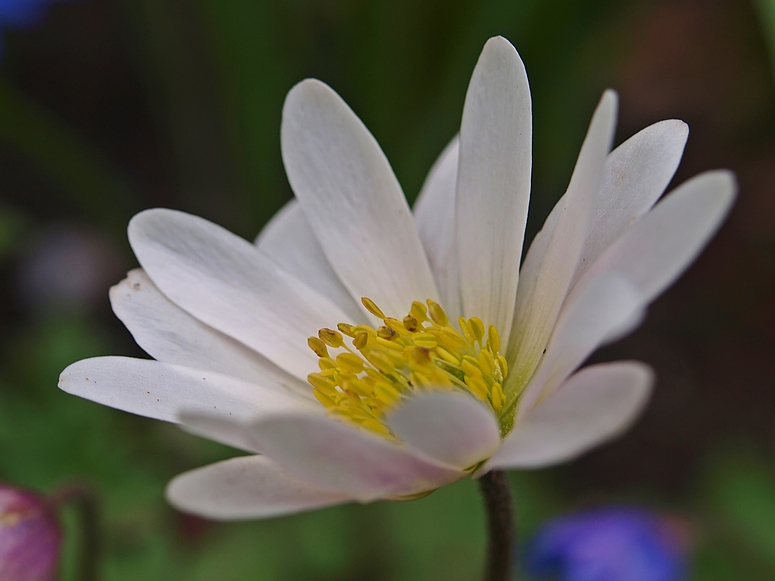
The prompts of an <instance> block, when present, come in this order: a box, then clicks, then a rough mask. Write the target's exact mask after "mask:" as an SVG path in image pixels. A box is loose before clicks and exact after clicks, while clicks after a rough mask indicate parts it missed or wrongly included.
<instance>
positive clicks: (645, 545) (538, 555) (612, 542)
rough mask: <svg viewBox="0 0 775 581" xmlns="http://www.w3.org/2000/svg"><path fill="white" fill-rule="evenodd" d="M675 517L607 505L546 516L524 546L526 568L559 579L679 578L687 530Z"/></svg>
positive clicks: (633, 580)
mask: <svg viewBox="0 0 775 581" xmlns="http://www.w3.org/2000/svg"><path fill="white" fill-rule="evenodd" d="M686 529H687V527H686V526H683V527H682V526H681V523H680V522H679V521H678V520H677V519H676V518H674V517H668V516H663V515H659V514H656V513H653V512H649V511H646V510H642V509H638V508H627V507H609V508H600V509H595V510H589V511H585V512H581V513H577V514H574V515H570V516H564V517H560V518H557V519H554V520H552V521H549V522H548V523H547V524H545V525H544V526H543V527H541V529H540V530H539V531H538V533H537V534H536V536H535V537H534V538H533V539H532V541H531V542H530V543H529V544H528V546H527V549H526V551H525V557H524V566H525V569H526V570H527V572H528V573H530V574H532V575H536V576H539V577H542V578H551V579H557V580H559V581H681V580H683V579H686V578H687V558H686V552H687V548H688V544H689V543H688V541H687V539H688V531H687V530H686Z"/></svg>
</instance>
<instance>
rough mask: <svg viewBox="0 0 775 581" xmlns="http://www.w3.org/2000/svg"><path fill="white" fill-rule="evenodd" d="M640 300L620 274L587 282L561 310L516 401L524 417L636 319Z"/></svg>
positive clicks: (640, 305)
mask: <svg viewBox="0 0 775 581" xmlns="http://www.w3.org/2000/svg"><path fill="white" fill-rule="evenodd" d="M643 304H644V303H643V299H642V297H641V295H640V293H638V292H637V291H636V290H635V288H634V287H633V286H632V285H631V284H630V283H629V281H627V280H626V279H624V278H622V277H618V276H616V274H615V273H613V274H606V275H604V276H600V277H598V278H597V279H596V280H594V281H593V282H592V283H591V284H589V285H588V286H587V287H586V288H585V289H584V291H583V292H581V293H579V294H578V295H577V296H576V297H574V300H573V301H572V302H571V303H570V304H568V305H567V307H566V308H564V309H563V312H562V315H561V316H560V318H559V320H558V321H557V326H556V328H555V330H554V332H553V334H552V337H551V340H550V341H549V344H548V345H547V347H546V353H545V354H544V356H543V357H542V359H541V362H540V363H539V365H538V367H537V368H536V371H535V374H534V375H533V377H532V378H531V379H530V382H529V383H528V384H527V386H526V387H525V391H524V393H523V395H522V397H521V398H520V401H519V413H518V417H520V418H521V417H524V416H525V414H527V413H530V410H531V409H532V408H533V406H534V405H535V404H536V402H538V401H539V400H540V399H541V398H544V397H546V396H548V395H550V394H551V393H552V392H553V391H554V390H555V389H556V388H557V386H558V385H560V384H561V383H562V382H563V381H565V378H566V377H568V376H569V375H570V374H571V373H572V372H573V371H574V370H575V369H576V368H577V367H578V366H579V365H581V364H582V363H583V362H584V360H585V359H586V358H587V357H589V356H590V355H591V354H592V352H593V351H594V350H595V349H597V348H598V347H599V346H600V345H601V344H602V343H603V341H604V340H605V339H606V337H608V336H609V335H610V333H611V332H612V330H616V329H619V328H621V327H622V326H623V325H624V324H625V323H627V322H629V321H631V320H632V319H633V318H635V317H636V316H637V315H638V313H639V312H640V310H641V308H642V307H643Z"/></svg>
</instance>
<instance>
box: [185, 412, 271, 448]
mask: <svg viewBox="0 0 775 581" xmlns="http://www.w3.org/2000/svg"><path fill="white" fill-rule="evenodd" d="M249 419H252V418H248V420H249ZM176 421H177V422H179V424H180V428H181V429H182V430H183V431H184V432H188V433H189V434H194V435H195V436H200V437H202V438H206V439H208V440H213V441H215V442H221V443H222V444H227V445H229V446H232V447H233V448H237V449H239V450H244V451H246V452H250V453H252V454H259V453H261V450H258V449H257V448H256V446H255V442H253V439H252V437H251V435H250V422H249V421H246V419H245V417H242V416H241V417H239V418H235V417H234V416H222V415H214V414H212V413H209V411H208V412H204V413H203V412H201V411H196V410H189V409H188V408H186V407H182V408H180V409H179V410H178V413H177V414H176Z"/></svg>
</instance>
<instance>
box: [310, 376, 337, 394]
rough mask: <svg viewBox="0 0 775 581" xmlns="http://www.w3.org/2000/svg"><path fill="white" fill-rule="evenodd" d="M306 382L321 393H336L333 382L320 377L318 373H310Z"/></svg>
mask: <svg viewBox="0 0 775 581" xmlns="http://www.w3.org/2000/svg"><path fill="white" fill-rule="evenodd" d="M307 381H309V382H310V384H311V385H312V387H314V388H315V389H319V390H320V391H322V392H323V393H327V394H330V393H333V392H334V391H336V385H335V384H334V382H333V381H331V380H330V379H328V378H327V377H324V376H322V375H321V374H320V373H310V374H309V375H308V376H307Z"/></svg>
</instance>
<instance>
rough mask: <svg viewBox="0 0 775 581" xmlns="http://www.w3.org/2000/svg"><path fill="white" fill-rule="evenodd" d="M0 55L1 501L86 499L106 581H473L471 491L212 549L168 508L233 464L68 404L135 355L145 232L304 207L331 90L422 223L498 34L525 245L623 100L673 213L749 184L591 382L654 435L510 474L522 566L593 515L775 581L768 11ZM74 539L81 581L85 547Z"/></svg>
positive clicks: (107, 22)
mask: <svg viewBox="0 0 775 581" xmlns="http://www.w3.org/2000/svg"><path fill="white" fill-rule="evenodd" d="M0 29H1V34H2V38H1V39H2V49H1V52H0V58H1V59H2V60H1V61H0V175H2V180H1V181H0V326H1V328H2V333H1V334H0V480H2V481H4V482H7V483H12V484H14V485H17V486H23V487H28V488H33V489H37V490H40V491H43V492H47V491H48V492H50V491H53V490H56V489H57V488H58V487H61V486H63V485H65V484H67V483H70V482H74V481H78V482H87V483H90V484H91V485H92V486H93V487H94V488H95V489H96V490H97V492H98V495H99V499H100V504H101V518H102V526H103V562H102V569H103V577H104V579H106V580H110V581H120V580H132V581H135V580H137V579H143V580H144V581H155V580H166V579H186V580H194V581H196V580H202V581H205V580H213V579H218V580H221V579H223V580H237V581H239V580H243V579H244V580H248V579H250V580H267V581H269V580H272V581H275V580H277V581H280V580H289V581H290V580H294V581H295V580H332V581H333V580H337V581H356V580H369V581H389V580H399V579H400V580H409V581H411V580H437V579H438V580H442V579H444V580H447V579H471V580H474V579H478V578H479V575H480V570H481V567H482V560H483V550H484V543H485V538H484V523H483V518H484V515H483V512H482V509H481V506H480V498H479V496H478V493H477V489H476V485H475V483H472V482H470V481H463V482H460V483H458V484H456V485H454V486H450V487H447V488H444V489H441V490H439V491H437V492H435V493H434V494H432V495H430V496H429V497H427V498H424V499H422V500H418V501H413V502H404V503H378V504H374V505H367V506H356V505H352V506H344V507H338V508H332V509H327V510H324V511H320V512H315V513H310V514H305V515H299V516H294V517H289V518H282V519H276V520H270V521H263V522H247V523H234V524H216V523H211V522H207V521H204V520H201V519H197V518H193V517H189V516H185V515H182V514H179V513H177V512H175V511H174V510H173V509H171V508H170V507H169V506H167V505H166V504H165V502H164V499H163V496H162V493H163V489H164V485H165V484H166V482H167V481H168V480H169V479H170V478H171V477H172V476H174V475H175V474H177V473H179V472H181V471H183V470H186V469H189V468H193V467H196V466H200V465H202V464H205V463H208V462H213V461H216V460H219V459H224V458H228V457H230V456H232V455H234V452H233V451H232V450H230V449H227V448H224V447H221V446H218V445H216V444H213V443H210V442H206V441H204V440H201V439H198V438H196V437H194V436H190V435H187V434H184V433H183V432H181V431H179V430H178V429H176V428H174V427H172V426H170V425H166V424H162V423H160V422H155V421H150V420H145V419H143V418H138V417H134V416H130V415H129V414H126V413H122V412H118V411H115V410H112V409H108V408H105V407H102V406H99V405H97V404H93V403H90V402H88V401H85V400H81V399H77V398H74V397H71V396H68V395H66V394H64V393H62V392H60V391H59V390H58V389H57V387H56V384H57V378H58V375H59V372H60V371H61V370H62V369H63V368H64V367H65V366H67V365H68V364H69V363H72V362H73V361H75V360H77V359H80V358H85V357H90V356H96V355H106V354H123V355H137V356H143V355H142V353H141V351H140V350H139V348H138V347H137V346H136V345H134V343H133V341H132V339H131V337H130V335H129V333H128V332H127V331H126V330H125V329H124V328H123V327H122V325H121V324H120V323H119V321H118V320H117V319H116V318H115V317H114V316H113V315H112V313H111V311H110V306H109V303H108V295H107V289H108V287H109V286H110V285H112V284H114V283H116V282H118V281H119V280H120V279H121V278H122V277H123V275H124V273H125V272H126V271H127V270H129V269H131V268H134V267H135V266H136V261H135V259H134V257H133V256H132V254H131V251H130V249H129V245H128V243H127V241H126V234H125V232H126V224H127V222H128V220H129V218H130V217H131V216H132V215H133V213H135V212H137V211H139V210H141V209H144V208H149V207H155V206H165V207H171V208H177V209H180V210H184V211H187V212H191V213H194V214H198V215H201V216H204V217H206V218H208V219H210V220H213V221H215V222H217V223H219V224H222V225H223V226H225V227H227V228H229V229H230V230H232V231H234V232H236V233H238V234H240V235H242V236H244V237H247V238H250V239H252V238H253V237H254V236H255V234H256V233H257V232H258V231H259V229H260V228H261V226H262V225H263V224H264V223H265V222H266V221H267V220H268V219H269V218H270V217H271V216H272V214H273V213H274V212H275V211H276V210H278V209H279V208H280V207H281V206H282V204H283V203H284V202H285V201H286V200H288V199H289V198H290V195H291V192H290V188H289V186H288V183H287V181H286V178H285V176H284V173H283V168H282V162H281V159H280V147H279V128H280V112H281V108H282V103H283V99H284V96H285V94H286V93H287V91H288V90H289V89H290V88H291V86H293V84H295V83H296V82H298V81H299V80H301V79H303V78H305V77H317V78H319V79H322V80H324V81H325V82H327V83H328V84H330V85H331V86H332V87H333V88H334V89H335V90H336V91H338V92H339V93H340V94H341V95H342V96H343V97H344V98H345V100H346V101H347V102H348V103H349V104H350V106H351V107H352V108H353V109H354V110H355V112H356V113H357V114H358V115H359V116H360V117H361V119H362V120H363V121H364V122H365V124H366V125H367V126H368V127H369V128H370V129H371V131H372V132H373V133H374V135H375V137H376V138H377V140H378V141H379V142H380V144H381V145H382V147H383V149H384V151H385V153H386V154H387V156H388V158H389V159H390V161H391V163H392V164H393V168H394V170H395V172H396V174H397V175H398V178H399V180H400V181H401V183H402V185H403V187H404V191H405V192H406V195H407V197H408V198H409V199H410V200H413V199H414V198H415V196H416V194H417V192H418V191H419V188H420V186H421V184H422V181H423V179H424V177H425V174H426V172H427V170H428V168H429V167H430V165H431V163H432V162H433V161H434V159H435V157H436V155H437V154H438V152H440V151H441V149H442V147H443V146H444V145H445V144H446V143H447V142H448V141H449V139H450V138H451V137H452V136H453V135H454V134H455V132H456V131H457V129H456V128H457V127H458V126H459V122H460V114H461V111H462V104H463V99H464V95H465V89H466V86H467V83H468V79H469V76H470V74H471V71H472V70H473V66H474V64H475V62H476V59H477V57H478V54H479V51H480V50H481V48H482V46H483V44H484V42H485V40H486V39H487V38H488V37H490V36H492V35H496V34H501V35H504V36H506V37H507V38H509V39H510V40H511V41H512V43H513V44H514V45H515V46H516V47H517V49H518V50H519V51H520V53H521V55H522V58H523V60H524V62H525V64H526V67H527V70H528V74H529V77H530V82H531V88H532V94H533V108H534V115H535V127H534V133H535V161H534V176H533V194H532V201H531V214H530V221H529V225H528V229H529V232H528V239H530V238H531V237H532V236H533V234H534V233H535V232H536V231H537V230H538V229H539V228H540V226H541V224H542V222H543V219H544V218H545V217H546V215H547V214H548V212H549V210H550V209H551V207H552V205H553V204H554V202H555V201H556V200H557V199H558V198H559V196H560V195H561V194H562V193H563V191H564V187H565V186H566V184H567V182H568V179H569V177H570V173H571V170H572V168H573V163H574V161H575V155H576V153H577V151H578V148H579V146H580V144H581V141H582V139H583V136H584V132H585V130H586V126H587V123H588V121H589V118H590V116H591V113H592V111H593V108H594V106H595V104H596V102H597V99H598V98H599V96H600V94H601V92H602V91H603V90H604V89H605V88H607V87H612V88H614V89H616V90H617V91H618V92H619V95H620V98H621V113H620V122H619V129H618V131H617V143H618V142H620V141H622V140H623V139H625V138H626V137H628V136H630V135H631V134H633V133H635V132H636V131H638V130H639V129H641V128H643V127H645V126H646V125H649V124H651V123H653V122H655V121H658V120H661V119H666V118H680V119H683V120H685V121H686V122H687V123H688V124H689V125H690V128H691V134H690V137H689V143H688V146H687V149H686V155H685V157H684V161H683V163H682V165H681V167H680V169H679V170H678V174H677V175H676V178H675V181H674V184H677V183H680V182H681V181H683V180H685V179H686V178H688V177H690V176H692V175H694V174H696V173H698V172H700V171H703V170H706V169H711V168H720V167H725V168H731V169H732V170H734V171H735V172H736V173H737V176H738V179H739V183H740V196H739V199H738V202H737V204H736V206H735V208H734V211H733V213H732V215H731V217H730V219H729V220H728V221H727V223H726V224H725V226H724V227H723V229H722V231H721V232H720V233H719V235H718V236H717V237H716V238H715V239H714V241H713V242H712V243H711V244H710V246H709V247H708V249H707V250H706V251H705V253H704V254H703V255H702V256H701V258H700V259H699V260H698V261H697V263H696V264H695V265H694V266H693V267H692V268H691V270H690V271H689V272H688V273H687V274H686V275H685V276H684V277H683V278H682V279H681V280H680V281H679V282H678V283H677V284H676V285H675V286H674V287H673V288H672V289H670V290H669V291H668V292H667V293H666V294H665V295H664V296H662V297H661V298H660V299H659V300H658V301H656V302H655V303H654V304H653V306H652V308H651V309H650V313H649V317H648V319H647V321H646V322H645V324H644V325H643V326H642V327H641V328H640V329H639V330H638V331H637V332H636V333H634V334H633V335H631V336H630V337H628V338H626V339H625V340H623V341H620V342H619V343H617V344H615V345H613V346H610V347H608V348H606V349H605V350H603V351H601V352H600V353H598V354H596V355H595V357H594V358H595V359H596V360H607V359H615V358H626V359H640V360H643V361H646V362H648V363H649V364H651V365H653V366H654V367H655V368H656V370H657V374H658V384H657V387H656V392H655V396H654V399H653V402H652V403H651V405H650V407H649V408H648V411H647V412H646V414H645V416H644V417H643V419H642V420H641V421H640V422H639V423H638V424H637V426H636V427H635V428H634V429H633V430H632V431H631V432H629V433H628V434H627V435H626V436H624V437H623V438H622V439H620V440H618V441H617V442H615V443H613V444H610V445H607V446H605V447H603V448H601V449H599V450H597V451H595V452H593V453H591V454H589V455H587V456H586V457H584V458H582V459H580V460H578V461H575V462H573V463H571V464H569V465H566V466H562V467H559V468H554V469H551V470H542V471H537V472H529V473H528V472H522V473H514V474H512V475H511V479H512V484H513V488H514V493H515V496H516V503H517V512H518V519H519V528H520V535H521V537H522V538H529V537H530V536H531V534H532V533H533V531H535V530H536V528H537V527H538V526H539V525H540V524H541V523H542V522H545V521H546V520H547V519H550V518H552V517H555V516H557V515H562V514H566V513H569V512H572V511H575V510H578V509H584V508H588V507H596V506H601V505H621V504H628V505H636V506H639V507H643V508H646V509H648V510H653V511H656V512H658V513H659V514H660V515H666V516H667V517H668V518H669V520H670V522H672V523H673V524H674V525H675V527H676V530H679V532H680V535H678V536H680V537H681V538H680V542H681V543H683V546H685V547H689V554H690V558H691V578H692V579H697V580H708V581H722V580H740V579H747V580H753V581H757V580H765V579H773V578H775V191H773V183H774V182H775V83H774V82H773V78H774V77H773V75H774V74H775V64H774V63H775V61H774V60H773V57H775V2H773V1H768V0H761V1H759V2H756V1H751V2H749V1H745V0H664V1H659V0H628V1H621V0H620V1H613V0H480V1H474V0H445V1H443V2H442V1H440V0H396V1H392V2H387V1H384V0H383V1H378V0H287V1H285V2H273V1H269V0H253V1H239V0H234V1H228V2H226V1H221V0H196V1H191V0H113V1H105V0H73V1H64V0H59V1H54V2H44V1H43V0H26V1H24V0H22V1H17V2H10V1H3V2H0ZM64 517H65V523H64V526H65V531H66V533H67V534H66V546H65V554H64V562H63V565H62V572H63V575H62V578H63V579H65V580H67V581H69V580H70V579H75V574H74V572H73V566H72V562H73V560H74V555H75V552H76V546H77V544H78V542H79V538H78V533H79V531H78V529H79V525H78V519H77V518H76V515H75V514H71V512H66V513H65V515H64ZM676 542H678V541H676Z"/></svg>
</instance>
